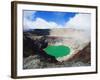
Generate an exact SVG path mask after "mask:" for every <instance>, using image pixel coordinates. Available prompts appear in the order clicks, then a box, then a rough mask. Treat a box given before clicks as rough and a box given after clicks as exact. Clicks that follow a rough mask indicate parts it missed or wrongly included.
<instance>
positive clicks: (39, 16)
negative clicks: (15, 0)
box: [23, 10, 91, 30]
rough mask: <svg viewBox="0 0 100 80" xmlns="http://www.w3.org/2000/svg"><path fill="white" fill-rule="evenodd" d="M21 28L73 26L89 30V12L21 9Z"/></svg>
mask: <svg viewBox="0 0 100 80" xmlns="http://www.w3.org/2000/svg"><path fill="white" fill-rule="evenodd" d="M23 24H24V25H23V29H24V30H30V29H52V28H75V29H83V30H90V27H91V14H89V13H76V12H54V11H32V10H24V11H23Z"/></svg>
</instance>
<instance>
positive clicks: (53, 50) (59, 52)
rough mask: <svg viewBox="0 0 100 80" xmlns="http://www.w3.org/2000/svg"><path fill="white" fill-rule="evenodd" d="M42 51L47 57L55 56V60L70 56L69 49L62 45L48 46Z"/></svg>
mask: <svg viewBox="0 0 100 80" xmlns="http://www.w3.org/2000/svg"><path fill="white" fill-rule="evenodd" d="M44 51H45V52H46V53H47V54H49V55H52V56H55V57H56V58H58V57H63V56H66V55H69V54H70V48H69V47H68V46H64V45H60V46H48V47H46V48H45V49H44Z"/></svg>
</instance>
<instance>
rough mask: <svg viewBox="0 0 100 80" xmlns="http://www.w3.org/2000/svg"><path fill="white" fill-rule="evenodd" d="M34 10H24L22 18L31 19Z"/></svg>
mask: <svg viewBox="0 0 100 80" xmlns="http://www.w3.org/2000/svg"><path fill="white" fill-rule="evenodd" d="M35 13H36V11H24V19H28V20H32V19H33V18H34V17H35Z"/></svg>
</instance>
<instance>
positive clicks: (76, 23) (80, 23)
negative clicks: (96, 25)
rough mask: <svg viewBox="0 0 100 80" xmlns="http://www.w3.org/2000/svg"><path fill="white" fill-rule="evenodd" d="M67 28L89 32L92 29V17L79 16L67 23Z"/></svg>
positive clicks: (88, 15) (87, 15)
mask: <svg viewBox="0 0 100 80" xmlns="http://www.w3.org/2000/svg"><path fill="white" fill-rule="evenodd" d="M66 27H69V28H75V29H82V30H88V31H89V30H90V28H91V15H90V14H77V15H76V16H75V17H73V18H71V19H70V20H69V21H68V22H67V23H66Z"/></svg>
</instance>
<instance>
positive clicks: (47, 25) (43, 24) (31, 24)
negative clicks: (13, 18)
mask: <svg viewBox="0 0 100 80" xmlns="http://www.w3.org/2000/svg"><path fill="white" fill-rule="evenodd" d="M24 21H25V22H24V30H28V29H52V28H62V26H61V25H58V24H57V23H55V22H48V21H46V20H44V19H42V18H36V20H35V21H30V20H28V19H25V20H24Z"/></svg>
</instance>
